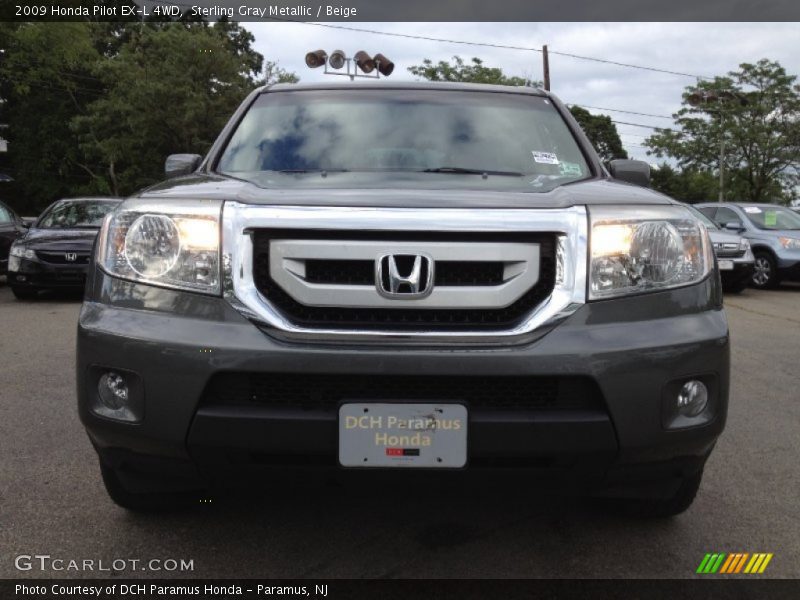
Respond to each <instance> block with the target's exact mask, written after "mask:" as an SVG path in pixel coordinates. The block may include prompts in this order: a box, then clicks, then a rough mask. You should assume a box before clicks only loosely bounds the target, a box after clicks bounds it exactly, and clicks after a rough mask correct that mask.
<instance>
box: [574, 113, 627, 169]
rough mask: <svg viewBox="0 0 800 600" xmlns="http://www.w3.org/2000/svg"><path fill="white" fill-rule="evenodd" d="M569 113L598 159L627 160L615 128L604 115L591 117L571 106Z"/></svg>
mask: <svg viewBox="0 0 800 600" xmlns="http://www.w3.org/2000/svg"><path fill="white" fill-rule="evenodd" d="M569 111H570V112H571V113H572V116H573V117H575V120H576V121H577V122H578V124H579V125H580V126H581V129H583V131H584V133H585V134H586V137H588V138H589V141H590V142H592V145H593V146H594V149H595V150H596V151H597V154H598V155H600V159H601V160H602V161H604V162H606V161H609V160H613V159H615V158H628V153H627V152H625V149H624V148H623V147H622V140H620V139H619V133H618V132H617V127H616V125H614V123H613V122H612V121H611V117H609V116H606V115H593V114H591V113H590V112H589V111H588V110H586V109H585V108H581V107H580V106H572V107H570V109H569Z"/></svg>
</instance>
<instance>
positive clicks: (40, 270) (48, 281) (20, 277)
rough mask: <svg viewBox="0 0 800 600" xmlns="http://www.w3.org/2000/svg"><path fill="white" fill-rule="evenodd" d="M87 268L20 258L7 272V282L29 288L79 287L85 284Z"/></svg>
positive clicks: (85, 266) (87, 266) (86, 266)
mask: <svg viewBox="0 0 800 600" xmlns="http://www.w3.org/2000/svg"><path fill="white" fill-rule="evenodd" d="M88 270H89V265H70V264H64V265H60V264H51V263H46V262H43V261H40V260H31V259H28V258H20V259H19V266H18V267H17V268H16V269H15V270H13V271H9V272H8V283H9V284H10V285H13V286H15V287H21V288H30V289H55V288H59V289H60V288H70V289H81V288H83V286H84V285H86V274H87V272H88Z"/></svg>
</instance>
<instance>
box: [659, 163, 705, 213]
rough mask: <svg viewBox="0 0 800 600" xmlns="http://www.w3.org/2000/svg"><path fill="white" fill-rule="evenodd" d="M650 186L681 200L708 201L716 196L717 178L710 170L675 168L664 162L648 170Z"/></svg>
mask: <svg viewBox="0 0 800 600" xmlns="http://www.w3.org/2000/svg"><path fill="white" fill-rule="evenodd" d="M650 186H651V187H652V188H653V189H654V190H657V191H659V192H662V193H664V194H667V195H668V196H671V197H673V198H675V199H676V200H682V201H683V202H690V203H692V204H693V203H695V202H708V201H709V200H713V199H714V198H716V197H717V193H718V191H719V180H718V179H717V177H716V176H715V175H714V173H712V172H711V171H698V170H696V169H691V168H687V169H675V168H673V167H671V166H670V165H669V164H667V163H666V162H664V163H661V164H660V165H658V167H657V168H653V169H651V171H650Z"/></svg>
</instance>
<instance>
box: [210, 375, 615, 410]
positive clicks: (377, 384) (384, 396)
mask: <svg viewBox="0 0 800 600" xmlns="http://www.w3.org/2000/svg"><path fill="white" fill-rule="evenodd" d="M349 401H359V402H364V401H375V402H386V401H400V402H402V401H430V402H461V403H464V404H466V405H467V406H468V407H469V408H470V409H498V410H513V409H518V410H530V409H564V410H581V409H586V410H589V409H596V410H597V409H603V407H604V406H605V404H604V402H603V399H602V395H601V393H600V390H599V388H598V387H597V384H596V383H595V382H594V381H593V380H592V379H589V378H587V377H532V376H489V377H481V376H464V375H457V376H456V375H441V376H433V375H364V374H325V373H218V374H217V375H215V376H214V377H213V378H212V379H211V381H210V382H209V383H208V385H207V386H206V389H205V392H204V393H203V400H202V403H203V405H204V406H210V405H225V406H254V405H255V406H268V407H272V408H298V409H307V410H329V411H335V410H337V409H338V406H339V403H341V402H349Z"/></svg>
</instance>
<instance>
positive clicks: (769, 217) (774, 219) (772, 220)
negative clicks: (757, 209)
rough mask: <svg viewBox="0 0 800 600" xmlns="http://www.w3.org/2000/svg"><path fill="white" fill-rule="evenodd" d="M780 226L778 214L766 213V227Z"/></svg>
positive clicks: (770, 211) (773, 212)
mask: <svg viewBox="0 0 800 600" xmlns="http://www.w3.org/2000/svg"><path fill="white" fill-rule="evenodd" d="M777 224H778V213H776V212H775V211H774V210H768V211H767V212H765V213H764V225H766V226H767V227H775V226H776V225H777Z"/></svg>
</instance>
